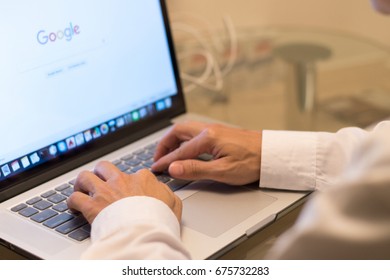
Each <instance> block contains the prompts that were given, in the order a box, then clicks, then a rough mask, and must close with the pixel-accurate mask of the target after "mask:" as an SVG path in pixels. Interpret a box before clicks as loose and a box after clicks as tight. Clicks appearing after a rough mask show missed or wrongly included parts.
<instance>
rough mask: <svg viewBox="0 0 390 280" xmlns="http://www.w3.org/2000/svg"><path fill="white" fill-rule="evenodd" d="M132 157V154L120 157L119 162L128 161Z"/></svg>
mask: <svg viewBox="0 0 390 280" xmlns="http://www.w3.org/2000/svg"><path fill="white" fill-rule="evenodd" d="M133 157H134V155H133V154H128V155H125V156H124V157H121V160H124V161H126V160H129V159H131V158H133Z"/></svg>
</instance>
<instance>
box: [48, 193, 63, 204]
mask: <svg viewBox="0 0 390 280" xmlns="http://www.w3.org/2000/svg"><path fill="white" fill-rule="evenodd" d="M65 199H66V196H64V195H62V194H59V193H56V194H55V195H52V196H50V197H49V198H48V199H47V200H49V201H50V202H53V203H54V204H57V203H60V202H62V201H64V200H65Z"/></svg>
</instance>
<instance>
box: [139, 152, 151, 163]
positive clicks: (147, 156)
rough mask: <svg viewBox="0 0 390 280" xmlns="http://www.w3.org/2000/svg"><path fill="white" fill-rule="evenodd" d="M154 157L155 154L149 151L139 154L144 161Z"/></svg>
mask: <svg viewBox="0 0 390 280" xmlns="http://www.w3.org/2000/svg"><path fill="white" fill-rule="evenodd" d="M152 157H153V155H152V154H148V153H146V154H139V155H137V158H139V159H140V160H142V161H146V160H149V159H151V158H152Z"/></svg>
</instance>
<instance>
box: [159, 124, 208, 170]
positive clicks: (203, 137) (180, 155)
mask: <svg viewBox="0 0 390 280" xmlns="http://www.w3.org/2000/svg"><path fill="white" fill-rule="evenodd" d="M212 149H213V142H212V139H210V138H209V137H208V136H207V132H202V133H201V134H199V135H197V136H196V137H194V138H193V139H191V140H189V141H188V142H186V143H184V144H183V145H181V146H180V147H178V148H177V149H176V150H174V151H173V152H171V153H169V154H167V155H165V156H163V157H162V158H160V159H159V160H158V161H156V162H155V163H154V164H153V165H152V170H153V171H156V172H161V171H164V170H166V169H167V168H168V166H169V165H170V164H171V163H172V162H175V161H177V160H185V159H194V158H197V157H198V156H199V155H201V154H203V153H209V152H211V150H212Z"/></svg>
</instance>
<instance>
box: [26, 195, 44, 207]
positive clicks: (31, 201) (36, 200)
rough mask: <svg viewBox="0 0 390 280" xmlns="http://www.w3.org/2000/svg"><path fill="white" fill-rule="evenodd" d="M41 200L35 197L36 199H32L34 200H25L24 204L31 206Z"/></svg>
mask: <svg viewBox="0 0 390 280" xmlns="http://www.w3.org/2000/svg"><path fill="white" fill-rule="evenodd" d="M41 200H42V198H40V197H39V196H37V197H34V198H31V199H29V200H27V201H26V203H27V204H28V205H33V204H35V203H37V202H38V201H41Z"/></svg>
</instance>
